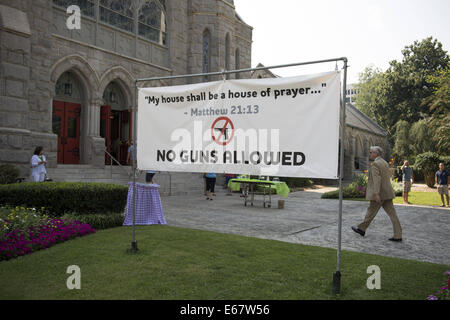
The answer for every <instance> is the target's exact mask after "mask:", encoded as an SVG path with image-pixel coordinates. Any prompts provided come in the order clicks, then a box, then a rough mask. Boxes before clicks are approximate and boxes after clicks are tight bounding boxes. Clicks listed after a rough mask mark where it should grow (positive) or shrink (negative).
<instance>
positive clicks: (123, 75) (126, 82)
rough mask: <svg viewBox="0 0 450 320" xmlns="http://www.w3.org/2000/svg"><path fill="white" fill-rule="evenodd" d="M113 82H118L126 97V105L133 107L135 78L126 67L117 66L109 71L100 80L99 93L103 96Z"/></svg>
mask: <svg viewBox="0 0 450 320" xmlns="http://www.w3.org/2000/svg"><path fill="white" fill-rule="evenodd" d="M111 81H116V82H117V84H118V85H119V86H120V89H121V90H122V92H123V93H124V95H125V101H126V104H127V105H128V106H129V107H131V106H132V105H133V97H134V94H133V92H134V91H133V90H134V78H133V76H132V75H131V73H129V72H128V71H127V70H126V69H125V68H124V67H122V66H116V67H113V68H111V69H109V70H107V71H106V72H105V73H104V74H103V75H102V77H101V79H100V85H99V88H98V92H99V94H100V95H102V96H103V92H104V91H105V89H106V87H107V86H108V84H109V83H110V82H111Z"/></svg>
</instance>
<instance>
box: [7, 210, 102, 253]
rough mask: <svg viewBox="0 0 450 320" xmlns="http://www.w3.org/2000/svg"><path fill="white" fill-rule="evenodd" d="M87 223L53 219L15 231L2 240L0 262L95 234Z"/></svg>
mask: <svg viewBox="0 0 450 320" xmlns="http://www.w3.org/2000/svg"><path fill="white" fill-rule="evenodd" d="M94 232H95V229H93V228H92V227H91V226H90V225H89V224H87V223H81V222H79V221H68V220H62V219H52V220H49V221H48V223H46V224H43V225H39V226H37V227H29V228H28V229H27V230H25V231H23V230H14V231H12V232H9V233H7V234H5V235H4V237H3V238H1V239H0V261H1V260H9V259H11V258H15V257H18V256H22V255H26V254H29V253H31V252H34V251H37V250H41V249H45V248H49V247H51V246H53V245H55V244H56V243H60V242H64V241H67V240H69V239H73V238H77V237H82V236H85V235H87V234H90V233H94Z"/></svg>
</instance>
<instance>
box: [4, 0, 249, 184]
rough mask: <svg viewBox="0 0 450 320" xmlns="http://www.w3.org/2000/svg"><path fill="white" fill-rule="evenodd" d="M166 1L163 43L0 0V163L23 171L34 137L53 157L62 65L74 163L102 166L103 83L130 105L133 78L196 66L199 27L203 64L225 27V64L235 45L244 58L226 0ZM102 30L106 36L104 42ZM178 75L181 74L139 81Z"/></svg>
mask: <svg viewBox="0 0 450 320" xmlns="http://www.w3.org/2000/svg"><path fill="white" fill-rule="evenodd" d="M166 4H167V16H166V20H167V46H163V45H160V44H157V43H151V41H144V40H143V39H138V37H135V38H133V37H132V36H131V37H130V35H128V34H126V32H122V31H120V30H118V29H117V28H116V29H117V30H114V28H113V27H110V26H106V25H103V24H97V25H96V24H95V23H94V22H95V21H93V19H89V18H86V17H84V16H82V29H81V30H72V31H70V30H68V29H67V28H66V26H65V22H66V21H65V18H66V17H67V15H66V16H65V12H64V10H62V9H61V8H58V7H55V6H54V5H53V1H49V0H33V1H27V0H17V1H10V0H0V54H1V61H0V163H3V162H9V163H14V164H18V165H20V166H21V168H22V171H23V172H22V174H23V176H28V175H29V173H30V168H29V164H28V163H29V160H30V158H31V156H32V154H33V151H34V148H35V147H36V146H38V145H42V146H43V147H44V150H45V154H46V156H47V160H48V162H49V164H48V166H50V167H55V166H56V165H57V136H56V135H55V134H53V133H52V109H53V106H52V101H53V97H54V96H55V84H56V82H57V80H58V78H59V77H60V76H61V75H62V74H63V73H64V72H67V71H71V73H73V75H74V77H75V78H76V79H77V82H79V83H80V87H81V89H82V101H81V107H82V111H81V134H80V138H81V142H80V150H81V151H80V164H91V165H94V166H99V167H102V166H103V165H104V151H103V148H104V139H103V138H101V137H100V134H99V126H100V107H101V105H102V104H103V100H102V97H103V92H104V90H105V88H106V86H107V85H108V83H110V82H111V81H113V80H114V81H116V82H118V83H119V84H120V87H121V89H122V91H123V92H124V95H125V96H126V100H127V105H129V107H130V108H131V107H132V105H133V103H134V81H135V79H138V78H147V77H156V76H168V75H182V74H188V73H198V72H201V71H202V34H203V31H204V29H205V28H209V29H210V31H211V35H212V43H211V53H212V56H211V71H220V70H222V69H224V68H225V51H226V50H225V39H226V35H227V34H229V36H230V40H231V41H230V58H229V59H230V68H231V69H234V68H235V57H234V54H235V50H236V48H239V50H240V67H241V68H249V67H250V66H251V32H252V28H251V27H250V26H248V25H246V24H245V23H243V22H241V21H239V20H238V19H237V18H236V16H235V8H234V3H233V1H232V0H185V1H171V0H168V1H166ZM111 30H113V31H111ZM108 32H109V34H110V35H111V37H113V38H111V39H113V40H114V41H112V42H108V39H110V38H108V36H107V35H106V33H108ZM247 76H249V75H247ZM241 77H243V76H241ZM219 78H220V77H216V78H215V79H219ZM201 80H202V79H196V81H201ZM210 80H214V79H210ZM184 83H189V80H186V79H177V80H173V81H157V82H153V83H142V85H177V84H184Z"/></svg>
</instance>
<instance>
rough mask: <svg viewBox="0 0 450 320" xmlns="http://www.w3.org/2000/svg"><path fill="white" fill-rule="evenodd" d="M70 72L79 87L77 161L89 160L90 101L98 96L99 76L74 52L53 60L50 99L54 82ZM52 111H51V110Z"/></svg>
mask: <svg viewBox="0 0 450 320" xmlns="http://www.w3.org/2000/svg"><path fill="white" fill-rule="evenodd" d="M68 71H70V73H71V74H72V75H73V76H74V78H76V80H77V82H78V84H79V86H80V89H81V95H82V97H81V101H80V104H81V115H80V133H79V134H80V135H79V137H80V138H79V139H80V140H79V150H80V156H79V163H80V164H83V163H88V162H89V154H90V149H89V141H88V140H89V139H88V136H89V134H90V126H91V122H92V119H91V118H92V106H91V105H92V101H94V100H95V99H96V98H98V91H97V90H96V89H97V88H98V84H99V80H98V79H99V78H98V75H97V73H96V72H95V70H94V69H93V68H92V67H91V65H90V64H89V63H88V62H87V60H86V59H85V58H83V57H82V56H80V55H77V54H74V55H69V56H66V57H64V58H62V59H60V60H58V61H57V62H55V63H54V64H53V66H52V68H51V69H50V83H51V84H52V93H51V94H52V99H54V97H55V96H56V83H57V81H58V79H59V78H60V77H61V76H62V75H63V74H64V73H65V72H68ZM52 112H53V111H52Z"/></svg>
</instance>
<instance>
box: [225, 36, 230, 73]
mask: <svg viewBox="0 0 450 320" xmlns="http://www.w3.org/2000/svg"><path fill="white" fill-rule="evenodd" d="M225 70H230V34H229V33H227V36H226V37H225ZM226 78H227V79H230V74H227V76H226Z"/></svg>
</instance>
